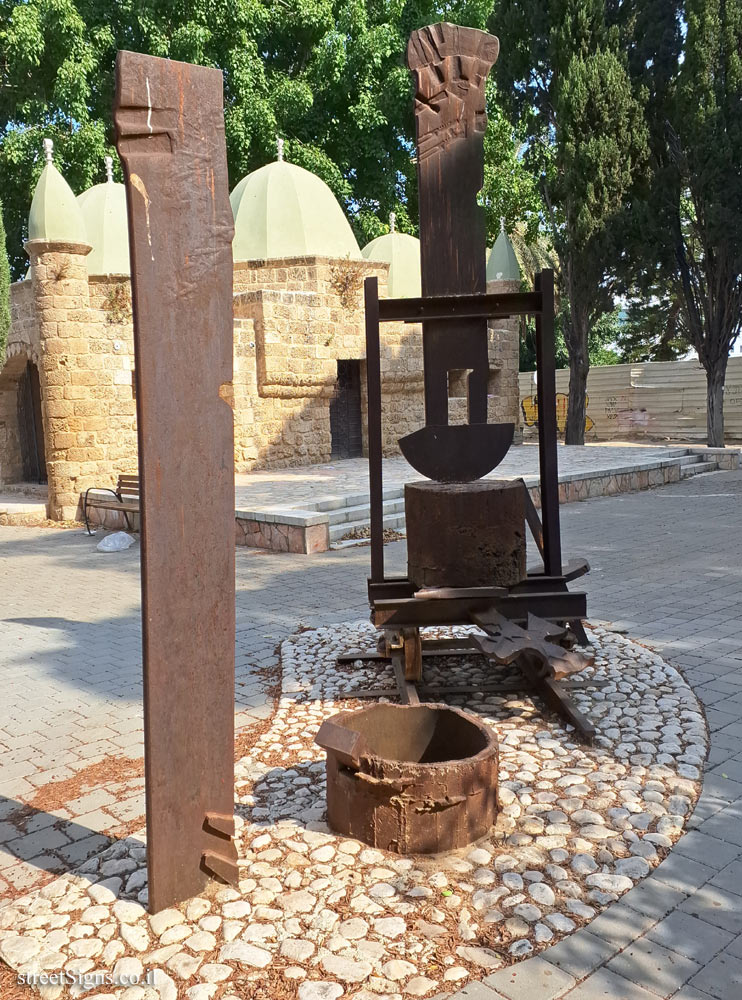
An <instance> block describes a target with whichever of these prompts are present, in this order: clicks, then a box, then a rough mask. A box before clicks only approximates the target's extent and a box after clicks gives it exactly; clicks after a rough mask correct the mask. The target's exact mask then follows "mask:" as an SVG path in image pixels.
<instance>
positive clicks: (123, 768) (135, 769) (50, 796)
mask: <svg viewBox="0 0 742 1000" xmlns="http://www.w3.org/2000/svg"><path fill="white" fill-rule="evenodd" d="M143 774H144V758H143V757H138V758H137V759H136V760H135V759H134V758H132V757H112V756H110V755H109V756H108V757H104V758H103V760H99V761H97V762H96V763H95V764H90V765H89V766H88V767H84V768H82V769H81V770H80V771H78V772H77V774H75V775H74V776H73V777H71V778H66V779H65V780H64V781H50V782H49V784H48V785H44V786H43V788H40V789H39V790H38V791H37V792H36V794H35V795H34V797H33V798H32V799H31V800H30V801H29V802H28V803H27V804H28V805H29V806H30V807H31V808H32V809H36V810H38V811H40V812H54V810H55V809H63V808H64V807H65V805H66V804H67V803H68V802H70V801H71V800H73V799H78V798H80V796H81V795H83V794H84V793H85V792H86V791H89V790H91V789H93V788H100V787H101V786H102V785H107V784H110V783H112V782H116V781H118V782H126V781H131V779H132V778H139V777H141V776H142V775H143Z"/></svg>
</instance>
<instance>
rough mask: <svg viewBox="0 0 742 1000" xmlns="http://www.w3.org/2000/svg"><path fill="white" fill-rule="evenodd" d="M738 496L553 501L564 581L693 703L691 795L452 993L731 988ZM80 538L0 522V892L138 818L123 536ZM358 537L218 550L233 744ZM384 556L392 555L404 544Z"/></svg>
mask: <svg viewBox="0 0 742 1000" xmlns="http://www.w3.org/2000/svg"><path fill="white" fill-rule="evenodd" d="M289 472H290V470H287V472H286V476H287V478H290V477H289ZM271 475H272V476H273V477H275V476H276V475H278V476H282V474H281V473H278V474H275V473H273V474H271ZM741 501H742V472H738V471H735V472H718V473H713V474H710V475H705V476H699V477H696V478H693V479H689V480H686V481H683V482H680V483H675V484H672V485H669V486H666V487H662V488H659V489H656V490H650V491H647V492H641V493H632V494H626V495H622V496H617V497H613V498H610V499H596V500H591V501H587V502H584V503H577V504H570V505H567V506H565V507H563V508H562V511H561V513H562V528H563V536H564V550H565V554H566V556H567V557H574V556H586V557H587V558H588V559H589V561H590V563H591V566H592V572H591V573H590V575H589V576H588V577H586V578H585V579H584V580H583V581H580V583H581V584H584V585H585V587H586V589H587V591H588V611H589V617H590V618H591V619H593V620H603V621H608V622H612V623H613V626H614V628H620V629H621V630H623V631H625V633H626V634H627V635H629V636H631V637H632V638H635V639H637V640H639V641H640V642H645V643H647V644H648V645H651V646H652V647H653V648H654V649H656V650H657V651H659V652H661V653H662V655H663V656H664V657H665V658H666V659H667V660H669V661H670V662H671V663H673V664H674V665H676V666H677V667H679V668H680V669H681V670H682V671H683V673H684V674H685V676H686V678H687V679H688V681H689V682H690V684H691V685H692V687H693V688H694V690H695V691H696V693H697V695H698V696H699V698H700V699H701V700H702V701H703V703H704V705H705V708H706V713H707V720H708V726H709V731H710V734H711V750H710V755H709V760H708V763H707V770H706V774H705V780H704V787H703V793H702V796H701V798H700V800H699V803H698V806H697V808H696V811H695V813H694V815H693V817H692V818H691V820H690V823H689V832H688V833H687V834H686V835H685V836H684V837H683V838H682V839H681V840H680V842H679V843H678V844H677V846H676V847H675V848H674V849H673V851H672V853H671V854H670V856H669V857H668V858H667V860H666V861H664V862H663V863H662V864H661V865H660V866H659V867H658V868H657V869H656V870H655V871H654V873H653V874H652V875H651V876H649V877H648V878H647V879H645V881H644V882H642V883H641V884H640V885H638V886H637V887H636V888H635V889H633V890H631V892H629V893H628V894H627V895H624V896H623V897H622V898H621V900H620V901H619V902H618V903H614V904H613V905H611V906H610V907H609V908H608V909H607V910H606V911H605V912H604V913H603V914H601V915H600V916H599V917H597V918H596V919H594V920H592V921H591V922H590V923H589V925H588V926H587V928H586V929H584V930H581V931H578V932H577V933H575V934H573V935H571V936H570V937H568V938H565V939H564V940H563V941H562V942H560V943H559V944H558V945H556V946H554V947H553V948H550V949H548V950H546V951H544V952H543V953H542V954H541V956H539V957H537V958H532V959H529V960H527V961H525V962H523V963H520V964H517V965H514V966H512V967H510V968H508V969H505V970H503V971H501V972H497V973H495V974H494V975H493V976H491V977H489V978H488V979H486V980H485V981H484V982H483V983H481V984H474V985H469V986H467V987H466V988H465V989H464V990H463V991H461V992H459V993H458V994H452V995H453V996H456V998H457V1000H464V998H466V1000H498V998H499V1000H503V998H505V1000H526V998H532V1000H554V998H557V997H562V996H568V997H569V998H570V1000H598V998H605V1000H608V998H611V1000H657V997H661V998H663V1000H668V998H671V997H672V998H676V1000H708V998H713V1000H738V998H739V997H740V996H742V823H741V822H740V819H741V818H742V647H741V644H740V641H739V633H740V630H741V629H742V609H740V594H741V593H742V580H741V577H742V536H741V534H740V531H739V510H740V502H741ZM96 541H97V540H96V539H95V538H89V537H87V536H86V535H85V534H84V532H83V531H81V530H69V531H61V530H52V529H36V528H0V586H1V587H2V591H3V608H4V614H3V620H2V622H0V661H2V667H3V698H2V702H1V704H2V708H0V752H2V760H3V765H2V771H0V895H13V894H17V893H18V892H19V891H21V890H24V889H26V888H28V887H31V886H33V885H35V884H39V882H40V881H42V880H44V879H48V878H49V877H50V874H49V873H51V872H54V871H60V870H65V869H66V868H68V867H70V866H73V865H74V864H75V863H77V862H79V861H81V860H84V859H85V858H86V857H88V856H89V855H90V854H92V853H95V852H97V851H98V850H100V849H101V847H102V846H104V845H105V844H106V843H107V838H108V837H109V836H114V837H116V836H121V835H123V834H124V833H125V832H132V831H133V830H136V829H139V828H140V827H141V826H142V824H143V813H144V803H143V778H142V773H141V756H142V733H141V649H140V644H141V633H140V621H139V550H138V545H135V546H133V547H132V548H131V549H129V550H128V551H126V552H123V553H115V554H104V553H100V552H97V551H96V548H95V546H96ZM368 555H369V551H368V548H367V547H358V548H353V549H346V550H342V551H336V552H327V553H323V554H321V555H317V556H314V557H312V558H311V559H307V557H305V556H292V555H278V554H273V553H271V554H265V553H262V552H259V551H252V550H249V549H238V550H237V713H238V714H237V726H238V733H239V734H240V735H239V739H240V741H241V742H242V741H245V743H246V744H249V741H250V739H251V734H253V736H254V734H255V733H257V732H259V731H260V726H261V725H263V724H264V722H265V720H266V719H267V718H268V717H269V716H270V714H271V712H272V709H273V689H272V685H273V681H274V673H273V671H274V669H275V666H276V652H275V650H276V646H277V644H278V643H279V642H280V641H281V640H282V639H284V638H285V637H287V636H288V635H290V634H291V633H292V632H294V631H296V629H297V628H298V627H299V626H300V625H301V624H304V625H320V624H332V623H334V622H342V621H347V620H357V619H358V618H363V617H365V616H366V614H367V605H366V595H365V576H366V572H367V567H368ZM386 557H387V563H388V569H389V571H390V572H394V571H402V570H403V568H404V562H405V550H404V542H395V543H392V544H390V545H389V546H387V548H386ZM176 583H177V581H176ZM0 905H1V904H0Z"/></svg>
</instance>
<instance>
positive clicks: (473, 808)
mask: <svg viewBox="0 0 742 1000" xmlns="http://www.w3.org/2000/svg"><path fill="white" fill-rule="evenodd" d="M316 742H317V743H318V744H319V745H320V746H321V747H323V748H324V749H325V750H326V751H327V822H328V824H329V825H330V827H331V828H332V829H333V830H335V831H336V832H337V833H341V834H344V835H346V836H349V837H355V838H356V839H357V840H362V841H363V842H364V843H366V844H370V845H371V846H373V847H381V848H383V849H384V850H387V851H394V852H396V853H397V854H435V853H438V852H440V851H450V850H453V849H455V848H458V847H465V846H466V845H467V844H470V843H472V842H473V841H475V840H478V839H479V838H480V837H483V836H484V835H485V834H486V833H487V832H488V831H489V829H490V827H491V826H492V825H493V824H494V822H495V819H496V816H497V758H498V755H497V737H496V736H495V734H494V732H493V731H492V730H491V729H490V728H489V727H488V726H485V725H484V723H482V722H480V721H479V719H477V718H476V716H473V715H469V714H468V713H465V712H461V711H459V710H458V709H455V708H449V707H448V706H446V705H387V704H379V705H372V706H370V707H369V708H364V709H360V710H359V711H357V712H340V713H339V714H338V715H334V716H333V717H332V718H331V719H328V720H327V722H326V723H324V724H323V726H322V728H320V731H319V733H318V734H317V740H316Z"/></svg>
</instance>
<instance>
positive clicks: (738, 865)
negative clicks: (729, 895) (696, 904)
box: [709, 860, 742, 896]
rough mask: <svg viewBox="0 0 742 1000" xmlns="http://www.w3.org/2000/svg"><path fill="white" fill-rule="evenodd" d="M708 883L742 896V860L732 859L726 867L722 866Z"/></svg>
mask: <svg viewBox="0 0 742 1000" xmlns="http://www.w3.org/2000/svg"><path fill="white" fill-rule="evenodd" d="M709 884H710V885H718V886H719V887H720V888H721V889H726V890H727V891H728V892H734V893H736V894H737V895H738V896H742V860H737V861H733V862H732V863H731V864H729V865H727V866H726V868H722V870H721V871H720V872H719V874H718V875H715V876H714V878H712V879H711V880H710V882H709Z"/></svg>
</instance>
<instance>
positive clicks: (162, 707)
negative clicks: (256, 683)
mask: <svg viewBox="0 0 742 1000" xmlns="http://www.w3.org/2000/svg"><path fill="white" fill-rule="evenodd" d="M114 118H115V124H116V142H117V147H118V151H119V155H120V157H121V160H122V163H123V166H124V174H125V178H126V191H127V204H128V214H129V241H130V246H131V263H132V269H131V279H132V295H133V304H134V344H135V357H136V399H137V424H138V434H139V471H140V476H141V484H142V622H143V633H144V640H143V641H144V734H145V772H146V804H147V865H148V872H149V907H150V910H151V912H156V911H158V910H161V909H162V908H163V907H167V906H170V905H172V904H173V903H177V902H179V901H180V900H183V899H186V898H188V897H189V896H193V895H195V894H197V893H198V892H200V891H201V890H202V889H203V887H204V884H205V883H206V881H207V879H208V877H209V876H216V877H218V878H219V879H222V880H225V881H228V882H233V883H234V882H236V880H237V863H236V857H237V855H236V850H235V847H234V844H233V842H232V837H233V834H234V814H233V813H234V634H235V621H234V598H235V590H234V457H233V456H234V449H233V421H232V410H231V406H230V401H231V397H232V236H233V224H232V213H231V211H230V207H229V191H228V180H227V162H226V147H225V140H224V112H223V102H222V74H221V73H220V72H219V71H218V70H214V69H207V68H205V67H202V66H190V65H187V64H185V63H178V62H172V61H170V60H168V59H157V58H153V57H151V56H144V55H139V54H137V53H133V52H120V53H119V55H118V58H117V61H116V100H115V114H114Z"/></svg>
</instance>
